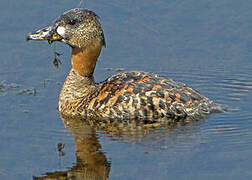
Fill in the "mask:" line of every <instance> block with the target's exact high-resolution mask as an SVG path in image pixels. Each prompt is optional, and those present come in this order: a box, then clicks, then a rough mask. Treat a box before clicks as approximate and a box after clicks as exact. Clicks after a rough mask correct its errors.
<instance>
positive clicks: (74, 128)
mask: <svg viewBox="0 0 252 180" xmlns="http://www.w3.org/2000/svg"><path fill="white" fill-rule="evenodd" d="M61 118H62V120H63V123H64V125H65V127H66V128H67V129H68V130H69V131H70V132H71V134H72V135H73V136H74V139H75V148H76V164H75V165H74V166H73V167H72V168H71V169H69V170H67V171H56V172H47V173H46V174H45V175H44V176H42V177H33V179H34V180H42V179H43V180H58V179H60V180H61V179H62V180H70V179H71V180H84V179H85V180H89V179H90V180H91V179H92V180H106V179H109V172H110V162H109V161H108V160H107V158H106V156H105V154H104V153H103V152H102V147H101V145H100V143H99V141H98V136H97V131H99V133H104V134H108V135H111V136H112V137H119V138H118V140H119V141H124V140H125V139H128V140H129V139H141V138H143V137H145V136H147V135H149V134H151V132H153V131H155V130H156V129H159V128H165V129H166V130H167V131H171V130H172V129H173V128H174V126H178V125H185V124H188V122H186V121H175V120H171V121H167V120H166V121H165V123H164V122H162V121H158V122H157V121H156V122H149V121H146V122H145V121H135V122H134V121H130V122H129V121H115V120H101V119H99V120H94V119H90V120H88V119H83V118H67V117H63V116H62V117H61ZM63 148H64V144H63V143H59V144H58V151H59V153H63Z"/></svg>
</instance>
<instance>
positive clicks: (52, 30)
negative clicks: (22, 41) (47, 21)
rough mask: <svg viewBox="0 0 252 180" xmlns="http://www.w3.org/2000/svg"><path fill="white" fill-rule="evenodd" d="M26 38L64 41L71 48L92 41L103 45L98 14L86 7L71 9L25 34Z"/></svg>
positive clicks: (88, 43)
mask: <svg viewBox="0 0 252 180" xmlns="http://www.w3.org/2000/svg"><path fill="white" fill-rule="evenodd" d="M26 39H27V40H39V41H43V40H47V41H48V42H49V43H52V42H54V41H60V42H64V43H66V44H68V45H70V46H71V47H72V48H75V47H77V48H80V49H82V48H85V47H88V46H89V45H90V44H92V43H93V42H94V41H96V42H97V41H98V42H100V44H101V46H105V39H104V35H103V31H102V28H101V25H100V23H99V21H98V16H97V15H96V14H95V13H94V12H92V11H89V10H86V9H80V8H76V9H71V10H69V11H67V12H65V13H64V14H63V15H61V16H60V17H59V18H57V19H56V20H55V21H54V22H53V23H52V25H51V26H47V27H45V28H42V29H40V30H37V31H35V32H31V33H29V34H28V35H27V38H26Z"/></svg>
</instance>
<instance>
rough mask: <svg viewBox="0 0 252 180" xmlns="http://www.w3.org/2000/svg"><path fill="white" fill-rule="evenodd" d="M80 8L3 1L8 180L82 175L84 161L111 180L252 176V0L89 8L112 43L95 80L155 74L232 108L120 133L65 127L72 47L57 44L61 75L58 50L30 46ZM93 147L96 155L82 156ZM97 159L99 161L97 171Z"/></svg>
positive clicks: (0, 49) (1, 173)
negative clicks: (63, 99) (62, 103)
mask: <svg viewBox="0 0 252 180" xmlns="http://www.w3.org/2000/svg"><path fill="white" fill-rule="evenodd" d="M78 4H79V1H76V2H73V1H66V0H63V1H59V2H56V1H55V2H52V1H49V0H43V1H31V0H28V1H24V0H20V1H14V0H10V1H8V2H5V1H3V2H0V15H1V18H0V24H1V27H0V32H1V33H0V39H1V42H0V57H1V66H0V104H1V106H0V107H1V108H0V123H1V128H0V140H1V144H0V153H1V156H0V179H13V180H15V179H18V180H22V179H32V177H34V179H35V177H40V178H42V177H45V176H50V175H55V172H57V173H58V174H57V173H56V174H57V175H59V174H60V173H61V174H60V175H61V176H62V177H64V176H65V174H67V173H68V175H70V174H71V173H72V174H74V175H76V174H75V173H73V172H75V171H73V170H74V169H76V170H77V172H79V174H81V172H80V171H79V169H78V168H79V167H82V165H83V164H82V163H83V162H84V163H85V162H87V164H88V165H89V166H85V167H86V169H85V170H86V171H87V172H90V176H91V175H93V176H92V177H95V176H96V175H99V174H102V173H104V174H105V175H109V177H110V179H224V178H226V179H250V178H251V177H252V171H251V160H252V159H251V157H252V152H251V150H250V149H251V148H252V133H251V132H252V131H251V130H252V120H251V119H252V109H251V101H252V96H251V95H252V80H251V79H252V71H251V69H252V61H251V59H252V51H251V49H252V48H251V47H252V41H251V39H252V38H251V36H252V34H251V29H252V27H251V26H252V24H251V20H250V18H251V8H252V2H250V1H249V0H242V1H235V0H220V1H204V2H198V1H196V0H190V1H179V0H173V1H165V0H157V1H143V0H140V1H127V2H126V1H125V2H119V1H108V2H104V1H101V0H96V1H87V2H84V7H86V8H88V9H91V10H93V11H95V12H96V13H97V14H98V15H99V16H100V17H101V23H102V26H103V29H104V32H105V37H106V41H107V48H105V49H104V50H103V52H102V54H101V57H100V59H99V62H98V65H97V68H96V71H95V78H96V80H97V81H102V80H104V79H105V78H106V77H109V76H110V75H112V74H115V73H117V71H119V70H120V69H123V70H125V71H131V70H140V71H150V72H155V73H158V74H160V75H162V76H166V77H170V78H173V79H175V80H177V81H181V82H184V83H186V84H188V85H190V86H192V87H194V88H195V89H197V90H199V91H200V92H201V93H202V94H204V95H206V96H207V97H209V98H210V99H212V100H214V101H215V102H217V103H220V104H223V105H225V106H227V107H228V111H227V112H225V113H221V114H214V115H213V116H211V117H209V118H208V119H205V120H202V121H199V122H192V123H190V124H186V125H177V126H175V127H170V128H156V129H152V130H150V131H146V132H145V133H143V132H135V133H131V134H125V135H121V136H119V135H118V134H115V133H114V134H108V133H105V132H104V131H103V130H97V131H93V129H92V128H90V127H89V126H88V125H86V124H81V125H79V124H77V125H76V124H73V125H71V123H67V124H66V123H65V124H64V123H63V122H62V119H61V118H60V115H59V114H58V111H57V102H58V94H59V91H60V88H61V86H62V83H63V82H64V78H65V76H66V74H67V72H68V71H69V69H70V61H69V59H70V50H69V48H68V47H67V46H65V45H62V44H59V43H56V49H57V52H60V53H63V55H62V56H60V59H61V61H62V65H60V67H59V68H58V69H56V68H55V67H54V66H53V64H52V63H53V62H52V61H53V58H54V54H53V47H52V46H50V45H48V44H47V43H37V42H32V43H27V42H25V35H26V34H27V33H28V32H30V31H32V30H34V29H37V28H40V27H44V26H45V25H47V24H49V23H50V22H52V21H53V20H54V19H55V18H56V17H58V16H59V15H60V14H62V13H63V12H64V11H65V10H67V9H71V8H73V7H76V6H77V5H78ZM72 126H73V127H75V126H77V127H75V128H72ZM83 139H84V140H83ZM86 139H88V140H86ZM76 142H79V143H76ZM85 143H86V144H85ZM90 144H91V145H92V144H93V145H92V146H91V147H93V149H92V148H91V149H90V152H89V153H91V154H92V153H93V152H96V154H95V155H94V156H92V155H90V156H89V155H88V156H85V155H83V154H81V153H76V151H77V152H79V151H78V150H82V149H86V150H88V149H89V148H90V146H89V145H90ZM63 145H64V147H63ZM61 148H62V149H61ZM97 152H98V153H97ZM77 159H79V161H77ZM94 159H99V160H100V161H99V163H98V164H95V163H94V166H92V162H93V161H92V160H94ZM93 167H95V168H97V169H99V171H97V172H94V171H92V168H93ZM101 172H102V173H101ZM46 173H49V174H46ZM52 173H54V174H52ZM77 174H78V173H77Z"/></svg>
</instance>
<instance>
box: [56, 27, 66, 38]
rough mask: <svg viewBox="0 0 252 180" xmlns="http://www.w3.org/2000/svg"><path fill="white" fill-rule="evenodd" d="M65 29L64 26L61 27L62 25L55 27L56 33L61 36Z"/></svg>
mask: <svg viewBox="0 0 252 180" xmlns="http://www.w3.org/2000/svg"><path fill="white" fill-rule="evenodd" d="M65 31H66V29H65V28H64V27H62V26H59V27H58V28H57V33H58V34H59V35H60V36H62V37H64V35H65Z"/></svg>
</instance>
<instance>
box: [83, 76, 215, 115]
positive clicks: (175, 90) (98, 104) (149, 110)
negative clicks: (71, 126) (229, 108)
mask: <svg viewBox="0 0 252 180" xmlns="http://www.w3.org/2000/svg"><path fill="white" fill-rule="evenodd" d="M89 99H90V100H91V101H90V102H89V103H88V104H87V106H86V107H85V114H87V115H88V114H94V115H95V116H98V117H105V118H106V117H108V118H119V119H159V118H169V119H181V118H192V119H200V118H203V117H205V116H207V115H209V114H210V113H211V112H212V111H213V110H216V109H218V108H219V107H218V105H216V104H214V103H213V102H212V101H211V100H209V99H208V98H206V97H204V96H203V95H201V94H200V93H199V92H197V91H195V90H193V89H192V88H190V87H188V86H186V85H185V84H183V83H179V82H175V81H173V80H172V79H169V78H164V77H160V76H158V75H156V74H152V73H145V72H127V73H119V74H117V75H115V76H113V77H111V78H109V79H107V80H106V81H104V82H102V83H100V84H98V86H97V91H96V92H95V93H93V94H92V96H91V97H90V98H89Z"/></svg>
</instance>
